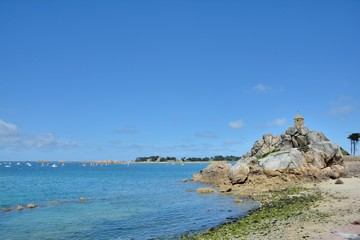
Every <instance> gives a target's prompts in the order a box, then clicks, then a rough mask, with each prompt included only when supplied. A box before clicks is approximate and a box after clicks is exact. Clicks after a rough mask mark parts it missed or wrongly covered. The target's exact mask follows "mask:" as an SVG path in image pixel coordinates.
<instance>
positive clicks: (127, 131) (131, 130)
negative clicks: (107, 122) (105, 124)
mask: <svg viewBox="0 0 360 240" xmlns="http://www.w3.org/2000/svg"><path fill="white" fill-rule="evenodd" d="M115 132H116V133H117V134H119V135H135V134H138V133H139V131H138V130H137V129H136V127H134V126H125V127H121V128H118V129H116V130H115Z"/></svg>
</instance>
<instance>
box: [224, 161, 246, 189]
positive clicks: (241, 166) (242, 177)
mask: <svg viewBox="0 0 360 240" xmlns="http://www.w3.org/2000/svg"><path fill="white" fill-rule="evenodd" d="M249 173H250V168H249V166H248V164H246V163H244V162H240V161H239V162H237V163H236V165H235V166H233V167H232V168H231V169H230V171H229V175H228V176H229V179H230V181H231V183H232V184H239V183H243V182H245V181H246V179H247V177H248V175H249Z"/></svg>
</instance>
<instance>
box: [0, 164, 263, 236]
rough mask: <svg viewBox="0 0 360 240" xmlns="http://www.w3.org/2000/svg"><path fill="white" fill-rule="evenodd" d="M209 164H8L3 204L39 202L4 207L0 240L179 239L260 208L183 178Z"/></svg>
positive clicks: (1, 172)
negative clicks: (199, 190) (206, 191)
mask: <svg viewBox="0 0 360 240" xmlns="http://www.w3.org/2000/svg"><path fill="white" fill-rule="evenodd" d="M6 165H7V166H8V167H5V166H6ZM206 166H207V165H206V164H185V165H171V164H133V165H131V164H130V165H108V166H95V167H90V166H86V167H83V166H82V165H81V164H66V165H65V166H63V167H62V166H58V167H56V168H52V167H51V165H48V166H42V165H41V164H38V163H31V166H28V165H26V164H25V163H20V165H17V164H16V163H12V164H11V165H9V164H5V163H1V165H0V208H1V209H4V208H14V207H16V206H18V205H27V204H28V203H36V204H38V205H39V206H38V207H37V208H34V209H24V210H22V211H18V210H12V211H9V212H3V211H1V212H0V239H3V240H5V239H177V238H179V237H180V236H182V235H183V234H187V233H190V234H191V233H195V232H200V231H203V230H205V229H207V228H211V227H214V226H216V225H219V224H221V223H224V222H226V221H229V220H231V219H233V218H237V217H241V216H244V215H245V214H247V213H248V211H250V210H251V209H254V208H256V207H258V203H256V202H254V201H251V200H248V199H247V200H246V201H245V202H243V203H241V204H239V203H234V201H233V200H234V199H233V197H232V196H230V195H222V194H221V195H220V194H210V195H199V194H197V193H196V189H197V188H198V187H203V186H204V185H202V184H200V183H192V182H186V183H183V182H181V179H183V178H188V179H189V178H191V176H192V174H194V173H196V172H198V171H200V170H201V169H203V168H204V167H206ZM80 197H84V198H87V200H86V201H80Z"/></svg>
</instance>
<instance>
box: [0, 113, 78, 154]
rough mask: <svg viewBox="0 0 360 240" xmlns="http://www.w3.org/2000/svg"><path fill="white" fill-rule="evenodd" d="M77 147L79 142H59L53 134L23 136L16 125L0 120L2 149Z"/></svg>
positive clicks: (0, 147) (0, 143)
mask: <svg viewBox="0 0 360 240" xmlns="http://www.w3.org/2000/svg"><path fill="white" fill-rule="evenodd" d="M76 146H78V143H77V142H75V141H64V140H59V139H57V138H55V136H54V135H53V134H52V133H47V134H41V135H36V136H29V135H23V134H21V133H20V131H19V130H18V127H17V126H16V125H15V124H13V123H9V122H6V121H4V120H2V119H0V149H6V148H7V149H12V150H20V149H54V148H65V149H66V148H73V147H76Z"/></svg>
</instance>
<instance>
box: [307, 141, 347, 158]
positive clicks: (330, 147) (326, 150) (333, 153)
mask: <svg viewBox="0 0 360 240" xmlns="http://www.w3.org/2000/svg"><path fill="white" fill-rule="evenodd" d="M309 148H310V149H311V150H315V151H319V152H322V153H323V156H324V161H325V163H329V162H330V161H331V160H337V159H341V158H342V153H341V150H340V147H339V146H338V145H337V144H335V143H333V142H329V141H323V142H313V143H311V144H310V145H309Z"/></svg>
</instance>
